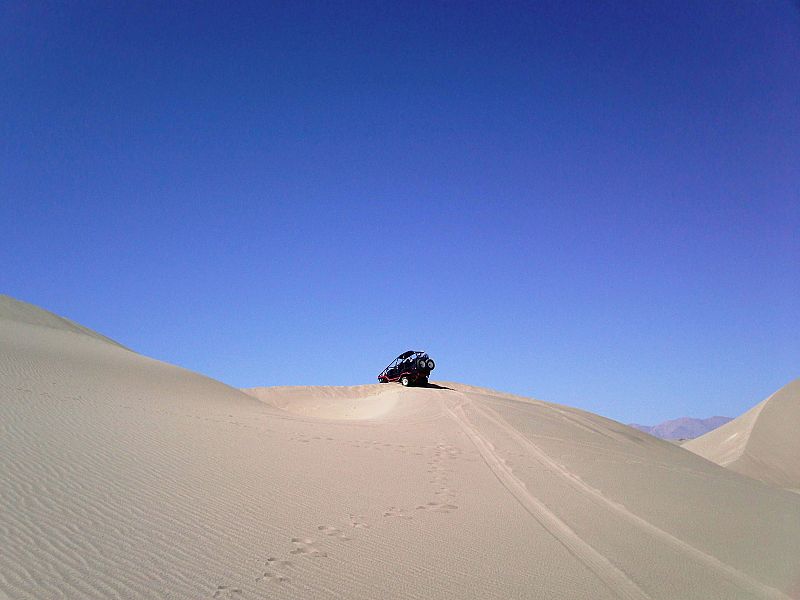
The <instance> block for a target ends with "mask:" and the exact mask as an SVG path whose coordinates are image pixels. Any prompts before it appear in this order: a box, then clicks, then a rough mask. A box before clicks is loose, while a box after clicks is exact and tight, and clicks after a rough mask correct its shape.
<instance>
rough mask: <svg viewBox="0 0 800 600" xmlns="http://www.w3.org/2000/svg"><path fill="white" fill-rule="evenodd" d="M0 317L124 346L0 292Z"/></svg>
mask: <svg viewBox="0 0 800 600" xmlns="http://www.w3.org/2000/svg"><path fill="white" fill-rule="evenodd" d="M0 319H5V320H7V321H13V322H15V323H25V324H28V325H37V326H39V327H50V328H52V329H58V330H61V331H70V332H72V333H79V334H81V335H86V336H89V337H91V338H94V339H97V340H101V341H104V342H108V343H109V344H114V345H115V346H119V347H120V348H125V346H123V345H122V344H120V343H119V342H116V341H114V340H112V339H111V338H108V337H106V336H104V335H102V334H100V333H97V332H96V331H92V330H91V329H89V328H88V327H84V326H83V325H79V324H78V323H75V322H73V321H70V320H69V319H66V318H64V317H59V316H58V315H57V314H55V313H51V312H50V311H47V310H44V309H43V308H39V307H38V306H34V305H33V304H28V303H27V302H21V301H20V300H15V299H14V298H12V297H10V296H6V295H3V294H0Z"/></svg>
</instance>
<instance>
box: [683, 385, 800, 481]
mask: <svg viewBox="0 0 800 600" xmlns="http://www.w3.org/2000/svg"><path fill="white" fill-rule="evenodd" d="M798 432H800V379H795V380H794V381H792V382H790V383H788V384H787V385H785V386H784V387H782V388H781V389H780V390H778V391H777V392H775V393H774V394H772V395H770V396H769V397H768V398H767V399H765V400H763V401H762V402H759V403H758V404H757V405H755V406H754V407H753V408H751V409H750V410H748V411H747V412H745V413H744V414H743V415H741V416H739V417H737V418H736V419H734V420H733V421H730V422H729V423H726V424H725V425H723V426H721V427H719V428H717V429H715V430H714V431H710V432H708V433H707V434H705V435H702V436H700V437H699V438H697V439H694V440H690V441H689V442H686V443H685V444H684V445H683V447H684V448H686V449H687V450H691V451H692V452H695V453H696V454H699V455H700V456H703V457H704V458H707V459H708V460H711V461H713V462H715V463H717V464H720V465H722V466H724V467H727V468H729V469H731V470H733V471H736V472H737V473H741V474H743V475H747V476H749V477H753V478H755V479H759V480H761V481H764V482H766V483H769V484H771V485H775V486H778V487H783V488H787V489H793V490H797V491H800V435H799V434H798Z"/></svg>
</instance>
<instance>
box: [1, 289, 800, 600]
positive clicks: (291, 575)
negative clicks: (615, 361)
mask: <svg viewBox="0 0 800 600" xmlns="http://www.w3.org/2000/svg"><path fill="white" fill-rule="evenodd" d="M766 410H767V409H766V408H765V409H763V411H766ZM763 411H762V412H763ZM756 431H757V429H754V432H756ZM754 435H755V433H753V434H751V437H753V436H754ZM796 456H797V455H796V454H795V455H794V456H793V457H792V458H794V457H796ZM0 476H1V479H0V535H1V536H2V552H0V597H3V596H6V597H8V598H14V599H28V598H30V599H36V600H41V599H47V598H71V599H72V598H187V599H188V598H192V599H198V598H236V599H248V598H287V599H291V598H294V599H319V598H348V599H350V598H352V599H383V598H433V599H445V598H447V599H452V598H498V599H500V598H502V599H510V598H520V599H523V598H524V599H529V598H542V599H565V600H566V599H570V600H573V599H580V598H587V599H606V598H626V599H646V598H652V599H692V598H696V599H702V600H708V599H711V598H725V599H728V598H791V597H795V598H797V597H800V495H798V494H795V493H793V492H790V491H786V490H784V489H780V488H778V487H775V486H771V485H767V484H765V483H763V482H760V481H756V480H754V479H752V478H749V477H745V476H743V475H741V474H739V473H736V472H734V471H732V470H730V469H726V468H722V467H720V466H718V465H716V464H714V463H712V462H710V461H708V460H706V459H704V458H702V457H700V456H697V455H696V454H693V453H691V452H689V451H687V450H685V449H683V448H681V447H679V446H676V445H674V444H670V443H668V442H664V441H661V440H659V439H656V438H654V437H651V436H649V435H647V434H644V433H641V432H638V431H636V430H634V429H632V428H629V427H627V426H624V425H622V424H620V423H617V422H614V421H611V420H609V419H606V418H603V417H600V416H597V415H594V414H590V413H587V412H584V411H581V410H577V409H574V408H569V407H567V406H561V405H558V404H553V403H548V402H542V401H538V400H533V399H529V398H520V397H516V396H512V395H509V394H504V393H501V392H496V391H492V390H488V389H484V388H480V387H473V386H468V385H463V384H457V383H446V382H437V385H435V386H432V387H428V388H409V389H406V388H402V387H400V386H398V385H395V384H386V385H379V384H374V385H362V386H355V387H290V388H286V387H283V388H281V387H265V388H256V389H251V390H247V391H246V392H245V391H241V390H237V389H234V388H232V387H229V386H227V385H224V384H223V383H220V382H217V381H214V380H212V379H209V378H207V377H204V376H202V375H198V374H196V373H192V372H189V371H187V370H184V369H181V368H178V367H175V366H171V365H168V364H165V363H163V362H159V361H157V360H153V359H150V358H146V357H144V356H141V355H139V354H136V353H135V352H132V351H130V350H128V349H126V348H124V347H122V346H120V345H119V344H117V343H115V342H112V341H110V340H108V339H107V338H105V337H103V336H101V335H99V334H95V333H94V332H91V331H89V330H86V329H85V328H82V327H80V326H78V325H76V324H74V323H71V322H69V321H66V320H63V319H61V318H60V317H56V316H55V315H52V314H50V313H47V312H45V311H42V310H41V309H38V308H36V307H33V306H30V305H27V304H24V303H20V302H17V301H15V300H12V299H9V298H7V297H3V298H0Z"/></svg>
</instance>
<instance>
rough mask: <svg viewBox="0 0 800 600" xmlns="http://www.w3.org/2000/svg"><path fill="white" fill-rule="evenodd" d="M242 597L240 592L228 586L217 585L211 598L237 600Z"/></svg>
mask: <svg viewBox="0 0 800 600" xmlns="http://www.w3.org/2000/svg"><path fill="white" fill-rule="evenodd" d="M241 595H242V590H240V589H239V588H236V587H231V586H229V585H218V586H217V590H216V591H215V592H214V595H213V596H212V598H239V597H241Z"/></svg>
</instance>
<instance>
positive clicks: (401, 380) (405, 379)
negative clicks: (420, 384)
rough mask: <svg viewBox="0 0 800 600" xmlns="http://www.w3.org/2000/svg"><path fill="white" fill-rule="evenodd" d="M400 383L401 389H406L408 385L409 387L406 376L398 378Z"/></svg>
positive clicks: (409, 381)
mask: <svg viewBox="0 0 800 600" xmlns="http://www.w3.org/2000/svg"><path fill="white" fill-rule="evenodd" d="M400 383H402V384H403V387H408V386H410V385H411V380H410V379H409V378H408V376H407V375H403V376H402V377H401V378H400Z"/></svg>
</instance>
